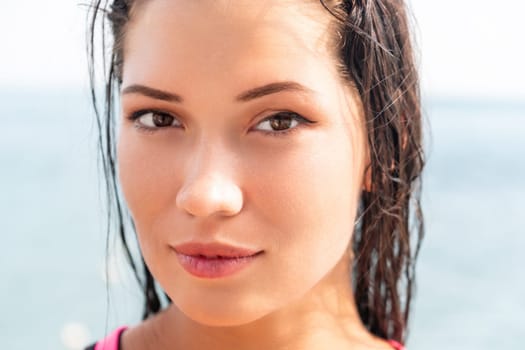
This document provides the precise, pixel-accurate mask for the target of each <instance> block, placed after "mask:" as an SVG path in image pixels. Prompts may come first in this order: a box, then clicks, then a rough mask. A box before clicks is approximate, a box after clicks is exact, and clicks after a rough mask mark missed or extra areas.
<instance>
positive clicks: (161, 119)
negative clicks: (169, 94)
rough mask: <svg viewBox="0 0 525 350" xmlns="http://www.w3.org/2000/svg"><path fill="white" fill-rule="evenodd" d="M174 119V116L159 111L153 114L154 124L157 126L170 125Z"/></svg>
mask: <svg viewBox="0 0 525 350" xmlns="http://www.w3.org/2000/svg"><path fill="white" fill-rule="evenodd" d="M172 119H173V118H172V117H170V116H169V115H165V114H159V113H154V114H153V124H155V126H169V125H171V123H172V122H173V120H172Z"/></svg>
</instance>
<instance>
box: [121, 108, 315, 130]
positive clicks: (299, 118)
mask: <svg viewBox="0 0 525 350" xmlns="http://www.w3.org/2000/svg"><path fill="white" fill-rule="evenodd" d="M148 113H153V114H158V115H163V116H168V117H171V118H173V119H174V121H175V120H177V118H175V117H173V116H172V115H171V114H169V113H166V112H163V111H159V110H151V109H147V110H139V111H136V112H133V113H131V114H130V115H129V116H127V119H128V120H130V121H132V122H133V123H134V126H135V128H137V129H139V130H140V131H141V132H147V133H154V132H157V131H159V130H160V129H165V128H169V127H173V128H179V126H165V127H155V128H151V127H148V126H144V125H141V124H140V123H139V119H140V118H141V117H143V116H145V115H146V114H148ZM282 115H286V116H288V117H290V118H291V119H292V120H293V121H296V122H298V124H297V125H296V126H294V127H292V128H289V129H285V130H280V131H263V130H259V131H260V132H262V133H264V134H266V135H269V136H277V137H280V136H285V135H288V134H290V133H293V132H295V131H297V129H298V128H301V127H302V126H303V125H304V124H314V123H315V122H314V121H311V120H308V119H306V118H305V117H303V116H301V115H300V114H297V113H295V112H291V111H286V110H285V111H279V112H277V113H274V114H272V115H270V116H269V117H266V118H264V119H263V120H261V121H260V122H258V123H257V125H260V124H261V123H264V122H268V121H270V120H272V119H274V118H276V117H278V116H282ZM293 121H292V122H293ZM179 123H180V122H179Z"/></svg>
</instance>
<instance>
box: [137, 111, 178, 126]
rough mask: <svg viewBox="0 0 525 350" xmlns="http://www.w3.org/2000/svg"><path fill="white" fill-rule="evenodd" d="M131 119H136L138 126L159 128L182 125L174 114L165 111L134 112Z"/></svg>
mask: <svg viewBox="0 0 525 350" xmlns="http://www.w3.org/2000/svg"><path fill="white" fill-rule="evenodd" d="M130 119H131V120H133V121H134V123H135V125H136V126H137V127H138V128H143V129H150V130H151V129H159V128H166V127H180V126H181V124H180V122H179V121H178V120H177V119H176V118H175V117H173V116H171V115H169V114H168V113H164V112H156V111H139V112H136V113H133V114H132V115H131V116H130Z"/></svg>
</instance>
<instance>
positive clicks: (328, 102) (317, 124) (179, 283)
mask: <svg viewBox="0 0 525 350" xmlns="http://www.w3.org/2000/svg"><path fill="white" fill-rule="evenodd" d="M330 21H331V17H330V15H329V14H328V13H327V12H326V10H324V9H323V7H322V6H321V5H320V4H319V3H318V2H317V1H304V0H302V1H282V0H275V1H274V0H269V1H248V0H246V1H244V0H242V1H235V2H233V1H223V0H215V1H183V0H170V1H168V0H155V1H148V2H145V3H144V4H142V5H141V6H139V7H138V8H137V9H136V11H135V12H133V16H132V20H131V22H130V23H129V27H127V34H126V37H125V41H124V66H123V84H122V88H123V90H122V91H123V93H122V108H123V113H122V114H123V116H122V125H121V128H120V135H119V141H118V159H119V174H120V181H121V185H122V189H123V192H124V196H125V199H126V201H127V204H128V206H129V208H130V210H131V213H132V216H133V219H134V222H135V224H136V228H137V234H138V239H139V243H140V247H141V250H142V254H143V256H144V259H145V261H146V263H147V265H148V266H149V268H150V270H151V271H152V273H153V275H154V277H155V278H156V279H157V280H158V282H159V283H160V285H161V286H162V287H163V288H164V289H165V291H166V292H167V294H168V295H169V296H170V297H171V299H172V300H173V303H174V304H175V305H176V306H177V307H178V308H179V309H180V310H182V311H183V312H184V313H185V314H186V315H187V316H188V317H190V318H192V319H193V320H195V321H197V322H200V323H203V324H208V325H239V324H243V323H247V322H250V321H253V320H256V319H258V318H261V317H263V316H265V315H268V314H270V313H272V312H274V311H277V310H279V309H282V308H284V307H285V306H286V305H288V304H290V303H292V302H296V301H299V300H300V299H301V297H302V296H304V295H305V294H306V293H307V292H309V291H311V290H312V288H313V287H314V286H316V285H319V283H327V282H324V281H325V280H326V278H325V277H327V276H329V274H330V273H331V271H332V269H333V268H334V266H335V265H336V264H337V263H338V262H339V261H341V259H342V258H343V256H344V253H345V251H346V249H347V247H348V244H349V242H350V240H351V236H352V231H353V226H354V220H355V214H356V209H357V204H358V198H359V195H360V191H361V188H362V180H363V179H362V174H363V171H364V164H365V160H366V157H365V153H366V152H365V146H364V145H365V141H364V131H363V130H364V129H363V121H362V116H361V110H360V107H359V106H360V103H359V100H358V98H357V97H356V94H355V93H354V91H353V90H352V89H351V88H349V87H347V86H345V84H344V83H343V81H342V80H341V79H340V77H339V75H338V72H337V71H336V69H335V67H336V60H335V54H334V52H335V50H334V49H333V48H332V44H331V39H332V36H331V35H332V29H333V27H332V26H331V24H330ZM268 84H273V85H268ZM264 86H266V88H262V89H258V88H260V87H264ZM144 87H148V88H151V89H155V90H160V91H162V93H160V92H158V91H157V92H154V91H152V90H151V89H149V90H148V89H146V88H144ZM254 89H257V90H254ZM152 110H154V111H155V112H154V113H151V112H148V111H152ZM128 117H133V118H135V119H134V120H131V119H130V118H128ZM189 241H197V242H221V243H226V244H230V245H235V246H240V247H246V248H251V249H255V250H256V251H263V254H261V255H259V256H257V258H256V259H254V260H253V261H252V262H251V263H250V264H249V265H248V266H247V267H245V268H244V269H243V270H241V271H239V272H237V273H235V274H233V275H230V276H227V277H223V278H213V279H210V278H202V277H196V276H195V275H192V274H190V273H188V272H187V271H186V270H185V269H184V268H183V267H182V266H181V264H180V263H179V260H178V258H177V254H176V253H175V251H174V249H173V246H175V245H178V244H181V243H185V242H189ZM343 277H344V278H349V276H342V277H341V278H343Z"/></svg>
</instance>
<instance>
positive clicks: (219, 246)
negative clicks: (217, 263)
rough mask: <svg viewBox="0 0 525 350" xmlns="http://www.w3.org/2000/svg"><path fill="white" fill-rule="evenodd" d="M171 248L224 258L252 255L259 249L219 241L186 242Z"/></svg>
mask: <svg viewBox="0 0 525 350" xmlns="http://www.w3.org/2000/svg"><path fill="white" fill-rule="evenodd" d="M173 249H175V251H177V252H178V253H181V254H184V255H192V256H198V255H202V256H205V257H225V258H239V257H246V256H252V255H255V254H257V253H260V252H261V251H257V250H253V249H248V248H241V247H235V246H231V245H228V244H223V243H219V242H209V243H201V242H187V243H183V244H179V245H176V246H173Z"/></svg>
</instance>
